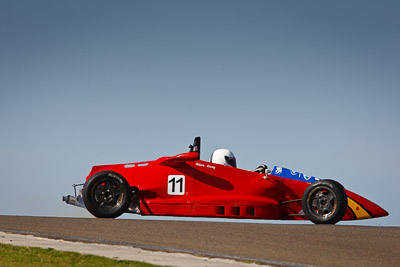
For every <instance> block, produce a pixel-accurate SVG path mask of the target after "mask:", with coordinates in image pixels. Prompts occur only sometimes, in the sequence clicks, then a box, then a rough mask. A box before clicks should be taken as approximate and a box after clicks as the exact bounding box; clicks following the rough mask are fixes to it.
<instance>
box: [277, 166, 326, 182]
mask: <svg viewBox="0 0 400 267" xmlns="http://www.w3.org/2000/svg"><path fill="white" fill-rule="evenodd" d="M271 175H275V176H279V177H283V178H287V179H292V180H298V181H303V182H307V183H314V182H315V181H318V180H319V179H318V178H316V177H314V176H308V175H305V174H303V173H301V172H295V171H292V170H290V169H287V168H283V167H278V166H274V169H273V170H272V172H271Z"/></svg>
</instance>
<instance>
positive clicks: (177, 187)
mask: <svg viewBox="0 0 400 267" xmlns="http://www.w3.org/2000/svg"><path fill="white" fill-rule="evenodd" d="M184 194H185V175H168V195H184Z"/></svg>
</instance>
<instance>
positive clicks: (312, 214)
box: [302, 180, 347, 224]
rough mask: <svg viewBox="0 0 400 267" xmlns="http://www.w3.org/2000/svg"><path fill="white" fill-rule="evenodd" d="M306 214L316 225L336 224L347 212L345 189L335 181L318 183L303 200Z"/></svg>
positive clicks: (314, 184) (311, 186)
mask: <svg viewBox="0 0 400 267" xmlns="http://www.w3.org/2000/svg"><path fill="white" fill-rule="evenodd" d="M302 206H303V211H304V214H305V215H306V216H307V218H308V219H309V220H310V221H312V222H313V223H316V224H335V223H337V222H338V221H340V220H341V219H342V218H343V216H344V214H345V213H346V210H347V196H346V192H345V191H344V187H343V186H342V185H341V184H340V183H338V182H336V181H334V180H320V181H317V182H315V183H313V184H311V185H310V186H308V187H307V189H306V190H305V191H304V194H303V198H302Z"/></svg>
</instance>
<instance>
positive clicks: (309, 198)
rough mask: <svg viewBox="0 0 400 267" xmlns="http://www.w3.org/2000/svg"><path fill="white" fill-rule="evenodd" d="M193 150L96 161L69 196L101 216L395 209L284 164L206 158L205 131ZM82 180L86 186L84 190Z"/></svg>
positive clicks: (367, 214) (335, 218)
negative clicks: (243, 165) (251, 165)
mask: <svg viewBox="0 0 400 267" xmlns="http://www.w3.org/2000/svg"><path fill="white" fill-rule="evenodd" d="M189 148H190V151H189V152H187V153H182V154H178V155H176V156H173V157H162V158H159V159H157V160H154V161H146V162H137V163H127V164H116V165H101V166H94V167H93V168H92V170H91V172H90V174H89V175H88V176H87V178H86V182H85V183H84V184H74V185H73V187H74V190H75V196H71V195H68V196H64V197H63V201H65V202H66V203H68V204H72V205H75V206H80V207H86V209H87V210H88V211H89V212H90V213H91V214H93V215H94V216H95V217H99V218H116V217H118V216H120V215H122V214H123V213H125V212H130V213H137V214H140V215H164V216H189V217H194V216H195V217H217V218H236V219H239V218H242V219H271V220H310V221H312V222H314V223H317V224H335V223H337V222H339V221H341V220H359V219H369V218H377V217H383V216H387V215H388V213H387V212H386V211H385V210H384V209H382V208H381V207H379V206H378V205H376V204H375V203H373V202H371V201H369V200H367V199H365V198H363V197H361V196H359V195H357V194H355V193H353V192H351V191H349V190H347V189H345V188H344V187H343V186H342V185H341V184H340V183H338V182H336V181H334V180H320V179H317V178H315V177H313V176H307V175H304V174H302V173H299V172H294V171H291V170H290V169H287V168H282V167H274V168H273V170H272V171H270V170H268V169H265V168H258V169H256V171H247V170H242V169H239V168H235V167H232V165H231V166H229V164H226V165H228V166H226V165H222V164H218V163H213V162H207V161H202V160H200V137H196V138H195V140H194V143H193V145H190V147H189ZM226 159H227V160H229V158H226ZM233 164H234V166H236V165H235V162H234V163H233ZM77 186H83V188H82V189H81V190H79V193H78V194H77V193H76V187H77Z"/></svg>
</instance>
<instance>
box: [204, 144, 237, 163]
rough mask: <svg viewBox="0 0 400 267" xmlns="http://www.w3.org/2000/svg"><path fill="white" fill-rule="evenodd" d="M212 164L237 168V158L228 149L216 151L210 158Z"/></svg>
mask: <svg viewBox="0 0 400 267" xmlns="http://www.w3.org/2000/svg"><path fill="white" fill-rule="evenodd" d="M210 162H212V163H217V164H222V165H225V166H231V167H236V158H235V156H234V155H233V153H232V151H230V150H229V149H226V148H221V149H217V150H215V151H214V152H213V153H212V154H211V157H210Z"/></svg>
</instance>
